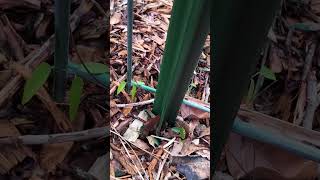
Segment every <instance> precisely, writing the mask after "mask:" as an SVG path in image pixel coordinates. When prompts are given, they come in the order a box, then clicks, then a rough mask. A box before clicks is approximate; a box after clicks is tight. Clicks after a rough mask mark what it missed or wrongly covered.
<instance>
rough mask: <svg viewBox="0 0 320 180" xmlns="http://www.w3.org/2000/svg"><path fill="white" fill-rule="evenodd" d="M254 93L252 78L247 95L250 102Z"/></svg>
mask: <svg viewBox="0 0 320 180" xmlns="http://www.w3.org/2000/svg"><path fill="white" fill-rule="evenodd" d="M253 93H254V80H253V79H251V81H250V86H249V91H248V95H247V102H250V101H251V100H252V98H253Z"/></svg>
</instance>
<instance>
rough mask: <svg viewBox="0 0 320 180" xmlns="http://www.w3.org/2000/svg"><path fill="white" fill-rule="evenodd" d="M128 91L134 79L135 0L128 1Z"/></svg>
mask: <svg viewBox="0 0 320 180" xmlns="http://www.w3.org/2000/svg"><path fill="white" fill-rule="evenodd" d="M127 18H128V23H127V43H128V44H127V53H128V54H127V91H128V92H129V91H130V88H131V79H132V28H133V27H132V24H133V0H128V2H127Z"/></svg>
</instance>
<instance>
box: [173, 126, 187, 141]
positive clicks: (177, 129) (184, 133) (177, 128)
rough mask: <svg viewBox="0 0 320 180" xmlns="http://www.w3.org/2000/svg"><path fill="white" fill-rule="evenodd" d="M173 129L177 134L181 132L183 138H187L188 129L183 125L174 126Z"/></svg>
mask: <svg viewBox="0 0 320 180" xmlns="http://www.w3.org/2000/svg"><path fill="white" fill-rule="evenodd" d="M171 130H172V131H173V132H175V133H177V134H179V136H180V138H181V139H185V138H186V130H185V129H184V128H182V127H173V128H171Z"/></svg>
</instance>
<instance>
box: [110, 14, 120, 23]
mask: <svg viewBox="0 0 320 180" xmlns="http://www.w3.org/2000/svg"><path fill="white" fill-rule="evenodd" d="M120 21H121V13H118V12H116V13H114V14H113V15H112V16H111V18H110V24H111V25H114V24H118V23H119V22H120Z"/></svg>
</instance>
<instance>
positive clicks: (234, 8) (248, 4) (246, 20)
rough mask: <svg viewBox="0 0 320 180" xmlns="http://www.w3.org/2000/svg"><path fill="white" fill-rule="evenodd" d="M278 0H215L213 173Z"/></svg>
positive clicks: (212, 42) (213, 3) (213, 34)
mask: <svg viewBox="0 0 320 180" xmlns="http://www.w3.org/2000/svg"><path fill="white" fill-rule="evenodd" d="M280 2H281V1H279V0H261V1H256V0H246V1H240V0H239V1H233V0H214V1H213V2H212V18H211V23H212V25H211V27H213V29H212V38H211V47H212V49H213V51H212V58H213V62H212V65H213V67H214V71H213V80H212V82H213V87H212V91H213V100H212V102H213V108H214V109H213V113H212V118H213V119H212V120H211V122H212V123H211V125H210V126H211V127H213V131H212V134H213V140H212V142H213V152H211V159H212V164H211V166H210V167H211V168H212V169H211V170H212V171H213V172H214V171H215V169H216V166H217V163H218V161H219V159H220V154H221V152H222V149H223V147H224V145H225V143H226V141H227V139H228V136H229V132H230V130H231V128H232V126H233V123H234V119H235V116H236V113H237V111H238V108H239V106H240V102H241V99H242V96H243V94H244V92H245V90H246V88H247V85H248V83H249V78H250V74H251V73H252V70H253V69H254V67H255V65H256V63H257V59H258V55H259V52H260V49H259V48H261V47H262V45H263V43H264V41H265V39H266V37H267V33H268V30H269V28H270V26H271V24H272V21H273V18H274V16H275V13H276V10H277V9H278V8H279V6H280Z"/></svg>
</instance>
